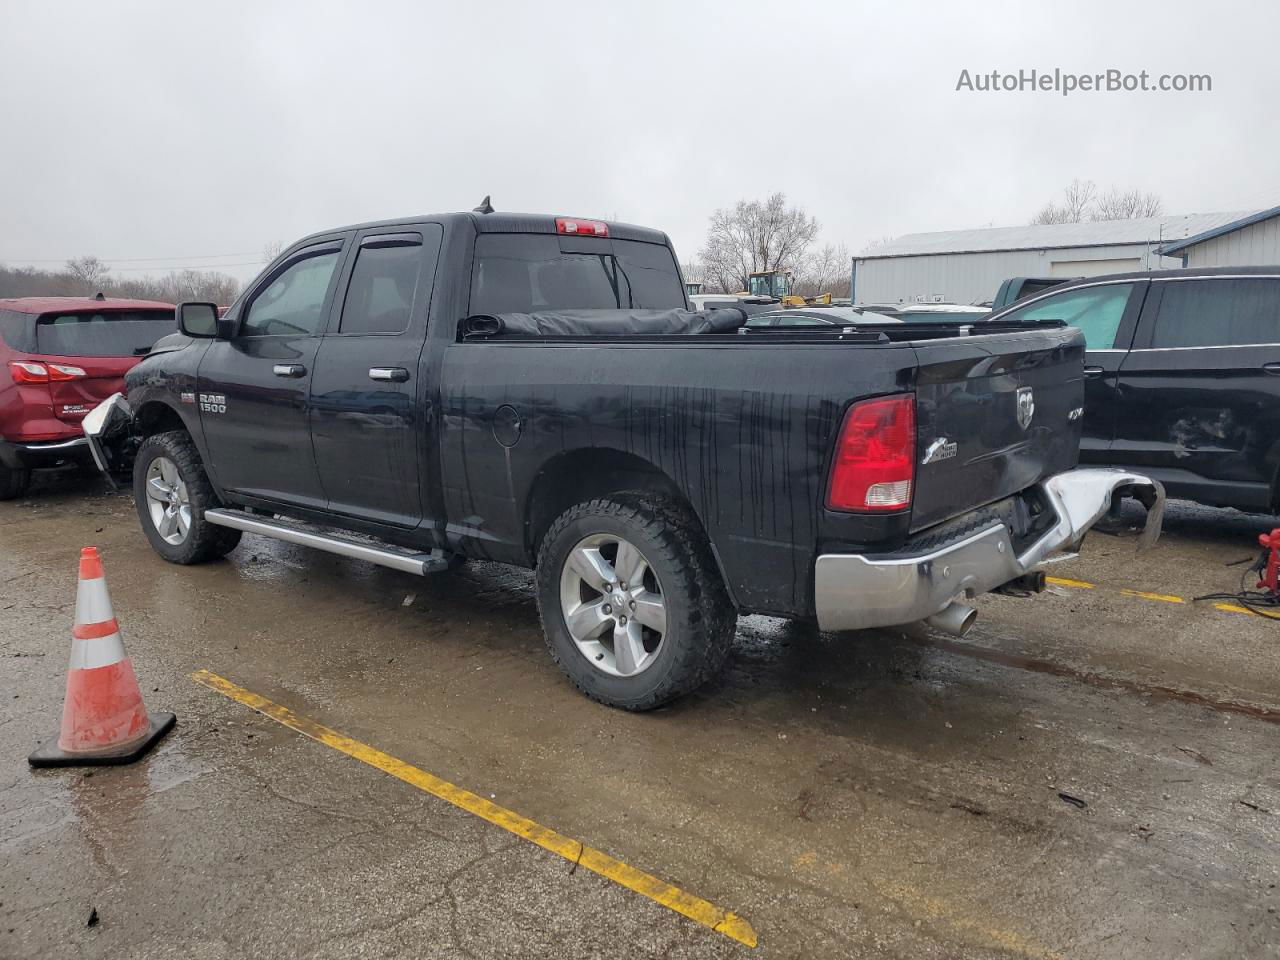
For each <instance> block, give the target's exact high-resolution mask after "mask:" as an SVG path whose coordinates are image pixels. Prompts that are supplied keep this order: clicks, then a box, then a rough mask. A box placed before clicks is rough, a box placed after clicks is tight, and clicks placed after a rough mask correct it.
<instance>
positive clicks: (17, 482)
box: [0, 464, 31, 500]
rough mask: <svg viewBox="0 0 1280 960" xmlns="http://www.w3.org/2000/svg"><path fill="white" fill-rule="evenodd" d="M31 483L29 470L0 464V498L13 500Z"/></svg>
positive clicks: (24, 491)
mask: <svg viewBox="0 0 1280 960" xmlns="http://www.w3.org/2000/svg"><path fill="white" fill-rule="evenodd" d="M30 485H31V471H30V470H22V469H14V468H12V467H6V466H4V465H3V464H0V500H15V499H17V498H18V497H20V496H22V495H23V494H24V493H26V492H27V487H28V486H30Z"/></svg>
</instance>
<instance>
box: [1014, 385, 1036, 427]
mask: <svg viewBox="0 0 1280 960" xmlns="http://www.w3.org/2000/svg"><path fill="white" fill-rule="evenodd" d="M1035 415H1036V395H1035V392H1034V391H1033V390H1032V389H1031V388H1030V387H1019V388H1018V426H1020V427H1021V428H1022V429H1023V430H1026V429H1028V428H1029V427H1030V426H1031V418H1032V417H1034V416H1035Z"/></svg>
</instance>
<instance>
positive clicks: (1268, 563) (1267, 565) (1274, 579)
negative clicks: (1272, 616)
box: [1258, 527, 1280, 596]
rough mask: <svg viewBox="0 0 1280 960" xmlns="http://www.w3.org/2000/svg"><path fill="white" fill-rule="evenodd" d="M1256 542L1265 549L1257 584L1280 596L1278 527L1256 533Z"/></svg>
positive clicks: (1279, 528) (1279, 540) (1279, 531)
mask: <svg viewBox="0 0 1280 960" xmlns="http://www.w3.org/2000/svg"><path fill="white" fill-rule="evenodd" d="M1258 543H1259V544H1260V545H1261V546H1262V549H1263V550H1264V551H1266V554H1265V557H1266V559H1265V562H1264V563H1263V566H1262V569H1261V573H1262V577H1261V579H1259V580H1258V586H1260V587H1262V588H1263V589H1264V590H1266V591H1267V592H1268V593H1270V594H1272V595H1273V596H1280V527H1277V528H1276V529H1275V530H1272V531H1271V532H1270V533H1260V534H1258Z"/></svg>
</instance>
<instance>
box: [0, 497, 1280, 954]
mask: <svg viewBox="0 0 1280 960" xmlns="http://www.w3.org/2000/svg"><path fill="white" fill-rule="evenodd" d="M1141 516H1142V511H1141V509H1140V508H1138V507H1136V506H1131V507H1129V508H1128V509H1127V510H1126V512H1125V513H1124V515H1123V516H1122V517H1121V520H1120V522H1119V523H1118V524H1115V525H1114V529H1113V531H1112V532H1111V533H1108V534H1095V535H1092V536H1091V537H1090V538H1089V539H1088V540H1087V541H1086V543H1085V546H1084V550H1083V551H1082V554H1081V556H1080V557H1079V558H1077V559H1074V560H1070V561H1067V562H1064V563H1061V564H1055V565H1054V566H1053V567H1052V568H1051V569H1050V570H1049V572H1050V574H1051V575H1052V576H1053V577H1055V578H1056V579H1057V580H1058V581H1060V582H1059V583H1055V584H1053V585H1051V587H1050V589H1049V590H1048V591H1047V592H1046V593H1045V594H1042V595H1040V596H1038V597H1035V598H1031V599H1015V598H1006V597H989V598H986V599H984V600H983V601H982V602H981V611H982V613H981V616H980V618H979V620H978V625H977V626H976V627H975V628H974V630H973V632H972V633H971V634H970V635H969V637H967V638H966V639H965V640H964V641H957V640H955V639H954V638H950V637H945V636H943V635H940V634H935V633H931V632H929V631H927V630H925V629H924V628H920V627H911V628H907V629H904V630H876V631H866V632H862V633H856V634H843V635H829V634H821V633H819V632H817V631H816V630H814V629H812V628H809V627H805V626H801V625H793V624H786V623H783V622H780V621H776V620H771V619H767V618H761V617H750V618H744V619H742V620H741V621H740V624H739V630H738V637H737V641H736V644H735V648H734V652H733V658H732V662H731V665H730V668H729V670H728V671H727V672H726V674H725V675H724V676H723V677H722V678H721V679H720V680H719V681H717V682H715V683H714V684H712V685H710V686H708V687H706V688H705V689H703V690H702V691H700V692H699V693H698V694H696V695H694V696H692V697H689V698H687V699H686V700H684V701H681V702H680V703H678V704H676V705H674V706H673V707H670V708H668V709H665V710H662V711H658V712H656V713H653V714H648V715H629V714H624V713H620V712H617V711H613V710H609V709H607V708H605V707H601V706H598V705H596V704H594V703H592V702H590V701H588V700H586V699H584V698H583V697H581V696H580V695H578V694H577V693H576V692H574V690H573V689H572V688H571V687H570V686H569V684H568V683H567V682H566V681H565V680H564V679H563V678H562V677H561V675H560V674H559V672H558V671H557V669H556V668H555V666H554V665H553V664H552V662H551V660H550V658H549V656H548V655H547V653H546V651H545V648H544V646H543V641H542V637H541V631H540V629H539V626H538V622H537V612H536V609H535V607H534V602H533V597H532V593H531V584H530V575H529V574H528V573H527V572H524V571H517V570H512V569H509V568H504V567H500V566H496V565H490V564H479V563H475V564H468V565H466V566H465V567H463V568H462V569H460V570H458V571H456V572H453V573H448V574H441V575H437V576H435V577H433V578H429V579H425V580H424V579H419V578H415V577H411V576H408V575H404V574H398V573H395V572H392V571H387V570H382V569H380V568H376V567H373V566H370V565H368V564H362V563H357V562H352V561H347V560H344V559H341V558H337V557H332V556H328V555H324V554H320V553H315V552H311V551H307V550H304V549H301V548H294V547H290V546H287V545H283V544H277V543H272V542H269V541H265V540H261V539H257V538H253V537H249V536H246V537H245V539H244V541H243V542H242V544H241V546H240V547H239V548H238V549H237V550H236V551H234V552H233V553H232V554H231V555H230V557H229V558H228V559H227V560H226V561H224V562H219V563H214V564H210V565H207V566H202V567H188V568H182V567H175V566H170V565H168V564H165V563H164V562H163V561H161V560H160V559H159V558H158V557H157V556H155V555H154V554H153V553H152V551H151V550H150V548H149V547H148V545H147V543H146V541H145V539H144V538H143V537H142V535H141V533H140V531H139V529H138V526H137V522H136V520H135V518H134V516H133V509H132V503H131V501H130V500H129V499H128V498H127V497H125V496H123V495H109V494H105V493H104V492H103V491H102V489H101V487H100V486H99V485H98V482H97V481H94V480H84V479H78V478H75V477H70V476H65V477H51V478H47V479H45V480H44V481H43V482H42V483H40V484H39V485H38V486H37V487H35V488H34V489H33V490H32V492H31V493H30V494H29V495H28V496H27V497H26V498H25V499H23V500H19V501H15V502H9V503H3V504H0V678H3V684H2V686H0V748H2V752H0V756H2V757H3V765H2V766H0V958H5V960H8V958H26V957H112V958H115V957H131V958H132V957H137V958H152V957H155V958H160V957H165V958H167V957H183V958H224V957H226V958H229V957H272V958H277V957H344V958H348V957H442V958H443V957H450V958H453V957H482V958H494V957H555V958H571V957H623V956H625V957H672V958H675V957H698V958H702V957H747V956H760V957H787V958H792V957H794V958H800V957H806V958H807V957H903V958H933V957H937V958H960V957H972V958H985V957H991V958H997V957H1036V958H1048V957H1073V958H1074V957H1080V958H1095V957H1098V958H1101V957H1136V958H1146V957H1152V958H1162V960H1163V958H1170V957H1272V956H1280V914H1278V913H1277V911H1278V910H1280V890H1278V889H1277V884H1280V764H1278V762H1277V761H1278V758H1280V623H1271V622H1269V621H1265V620H1262V619H1261V618H1258V617H1254V616H1250V615H1246V614H1240V613H1231V612H1227V611H1222V610H1219V609H1216V608H1215V607H1214V606H1213V604H1212V603H1189V602H1187V603H1177V602H1174V600H1176V599H1183V600H1189V599H1190V598H1192V597H1194V596H1198V595H1200V594H1202V593H1208V592H1212V591H1218V590H1226V589H1235V588H1236V586H1237V585H1238V582H1239V579H1240V575H1241V569H1242V568H1241V567H1240V566H1231V565H1229V564H1231V563H1232V562H1233V561H1235V560H1238V559H1241V558H1244V557H1251V556H1253V555H1254V554H1255V553H1256V548H1255V546H1254V544H1255V541H1256V537H1257V534H1258V533H1259V532H1261V531H1263V530H1265V529H1267V528H1268V527H1270V526H1271V525H1272V523H1273V522H1275V518H1271V517H1260V516H1249V515H1244V514H1240V513H1236V512H1234V511H1230V510H1213V509H1207V508H1202V507H1196V506H1193V505H1190V504H1183V503H1175V504H1173V505H1171V508H1170V510H1169V513H1168V516H1167V518H1166V529H1167V531H1168V532H1167V533H1166V536H1165V538H1164V539H1163V540H1162V542H1161V543H1160V544H1159V545H1158V546H1157V547H1156V549H1155V550H1153V551H1151V552H1150V553H1146V554H1138V553H1136V552H1135V535H1136V524H1138V523H1140V521H1141ZM86 544H96V545H98V546H99V547H101V548H102V551H103V558H104V564H105V568H106V574H107V578H108V582H109V584H110V589H111V593H112V598H113V600H114V604H115V612H116V615H117V617H118V619H119V620H120V622H121V625H122V628H123V631H124V636H125V643H126V647H127V650H128V652H129V654H130V656H131V658H132V659H133V662H134V664H135V667H136V669H137V671H138V674H139V676H140V678H141V682H142V688H143V691H144V693H145V696H146V699H147V704H148V706H149V707H150V708H151V709H153V710H174V711H175V712H176V713H177V714H178V716H179V722H178V726H177V728H176V729H175V730H174V732H173V733H172V734H170V735H169V736H168V737H167V738H166V739H165V740H164V741H163V742H162V743H161V745H160V746H159V748H158V749H157V750H155V752H154V753H152V754H151V755H150V756H148V757H147V758H146V759H144V760H143V761H141V762H139V763H138V764H136V765H133V766H129V767H118V768H96V769H92V770H63V771H32V770H30V769H29V768H28V767H27V764H26V755H27V754H28V753H29V752H30V751H31V750H32V749H33V748H34V747H36V746H37V745H38V744H40V743H41V742H44V741H46V740H48V739H49V738H50V737H52V736H53V735H55V734H56V730H57V724H58V718H59V715H60V710H61V699H62V686H63V683H64V675H65V674H64V671H65V667H66V657H67V653H68V649H69V644H70V629H71V622H72V612H73V603H74V598H75V584H76V556H77V553H78V550H79V548H80V547H81V546H83V545H86ZM1068 584H1070V585H1068ZM1086 584H1087V586H1086ZM1124 591H1132V592H1128V593H1126V592H1124ZM1140 593H1142V594H1156V595H1160V596H1162V597H1165V598H1166V599H1154V598H1151V597H1147V596H1141V595H1139V594H1140ZM200 669H207V670H210V671H213V672H214V673H216V674H219V675H221V676H223V677H226V678H227V679H229V680H231V681H233V682H234V683H236V684H239V685H240V686H242V687H244V688H247V689H248V690H251V691H253V692H255V693H257V694H259V695H261V696H264V697H267V698H269V699H270V700H272V701H274V702H276V703H279V704H283V705H285V706H287V707H289V708H291V709H292V710H293V711H295V712H296V713H297V714H300V715H303V716H305V717H308V718H311V719H313V720H316V721H318V722H320V723H322V724H325V725H327V726H329V727H331V728H333V729H334V730H337V731H339V732H340V733H342V734H345V735H346V736H348V737H351V738H354V740H356V741H359V742H361V743H364V744H369V745H371V746H374V747H376V748H378V749H380V750H382V751H385V752H386V753H388V754H391V755H392V756H394V757H397V758H399V759H400V760H403V761H406V762H408V763H410V764H413V765H415V766H417V767H419V768H421V769H422V770H425V771H429V772H430V773H433V774H435V775H436V776H438V777H442V778H444V779H445V780H447V781H450V782H451V783H453V784H457V785H459V786H462V787H465V788H467V789H468V790H471V791H474V792H475V793H477V794H479V795H480V796H482V797H485V798H491V799H492V800H493V801H494V802H495V803H498V804H501V805H503V806H504V807H507V808H509V809H511V810H514V811H516V812H518V813H520V814H522V815H523V816H525V817H529V818H532V819H533V820H535V821H537V822H539V823H541V824H543V825H545V826H547V827H550V828H552V829H554V830H557V831H559V832H560V833H562V834H564V835H567V836H568V837H572V838H575V839H576V840H579V841H581V842H582V843H585V844H587V845H590V846H594V847H596V848H598V849H600V850H603V851H605V852H606V853H608V854H611V855H612V856H614V857H616V858H618V859H619V860H621V861H624V862H625V863H627V864H630V865H632V866H634V867H636V868H639V869H641V870H644V871H647V872H649V873H652V874H654V875H656V876H658V877H660V878H661V879H663V880H665V881H667V882H669V883H671V884H674V885H676V886H678V887H680V888H681V889H683V890H685V891H687V892H689V893H691V894H694V895H696V896H698V897H702V898H705V899H706V900H708V901H710V902H711V903H713V904H715V905H716V906H718V907H721V908H724V909H727V910H732V911H734V912H735V913H737V914H739V915H741V916H742V917H744V918H746V919H747V920H748V921H749V922H750V923H751V925H752V926H753V927H754V929H755V931H756V932H757V934H758V936H759V945H758V946H757V947H756V948H755V949H754V950H753V949H749V948H747V947H745V946H743V945H741V944H739V943H736V942H734V941H733V940H730V939H728V938H726V937H724V936H722V935H721V934H719V933H716V932H713V931H712V930H711V929H709V928H708V927H706V926H702V925H700V924H698V923H695V922H693V921H691V920H689V919H686V918H684V917H682V916H679V915H677V914H676V913H674V912H672V911H670V910H668V909H666V908H665V907H663V906H660V905H659V904H657V903H654V902H652V901H651V900H649V899H646V898H645V897H643V896H641V895H639V894H637V893H635V892H633V891H631V890H629V889H625V888H624V887H622V886H619V885H617V884H615V883H613V882H611V881H610V880H607V879H604V878H602V877H600V876H598V875H596V874H594V873H591V872H589V871H587V870H578V869H574V867H573V864H571V863H568V862H566V861H565V860H563V859H561V858H559V857H557V856H554V855H552V854H549V853H547V852H546V851H544V850H542V849H539V848H538V847H535V846H533V845H532V844H530V843H528V842H526V841H525V840H522V839H519V838H517V837H515V836H512V835H511V834H510V833H507V832H505V831H503V830H501V829H499V828H497V827H495V826H493V825H491V824H488V823H485V822H483V821H482V820H479V819H477V818H476V817H474V816H472V815H471V814H469V813H466V812H463V811H462V810H459V809H457V808H455V807H452V806H450V805H449V804H447V803H445V802H443V801H442V800H440V799H438V798H436V797H433V796H430V795H428V794H426V793H423V792H422V791H420V790H417V789H415V788H414V787H413V786H411V785H408V784H406V783H403V782H401V781H399V780H397V779H394V778H392V777H390V776H388V775H387V774H386V773H383V772H381V771H379V770H376V769H373V768H372V767H370V766H367V765H366V764H363V763H360V762H359V761H357V760H355V759H353V758H352V757H349V756H346V755H344V754H343V753H341V752H339V751H338V750H335V749H332V748H330V747H328V746H325V745H323V744H320V743H317V742H314V741H313V740H309V739H306V738H304V737H303V736H301V735H299V734H298V733H296V732H294V731H293V730H290V729H288V728H286V727H284V726H282V725H280V724H279V723H276V722H275V721H273V720H270V719H268V718H266V717H264V716H262V715H260V714H258V713H255V712H253V711H251V710H249V709H247V708H246V707H245V706H243V705H241V704H240V703H237V702H234V701H232V700H229V699H227V698H225V697H223V696H221V695H219V694H217V693H215V692H213V691H211V690H209V689H208V688H206V687H204V686H202V685H199V684H197V683H195V682H194V681H193V680H192V679H191V676H190V675H191V674H192V672H193V671H196V670H200ZM91 915H92V916H96V922H94V923H93V924H92V925H91V924H90V918H91Z"/></svg>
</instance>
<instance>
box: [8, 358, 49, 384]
mask: <svg viewBox="0 0 1280 960" xmlns="http://www.w3.org/2000/svg"><path fill="white" fill-rule="evenodd" d="M9 373H11V374H12V375H13V382H14V383H48V382H49V370H48V368H47V367H46V366H45V365H44V364H43V363H32V362H31V361H30V360H10V361H9Z"/></svg>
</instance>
